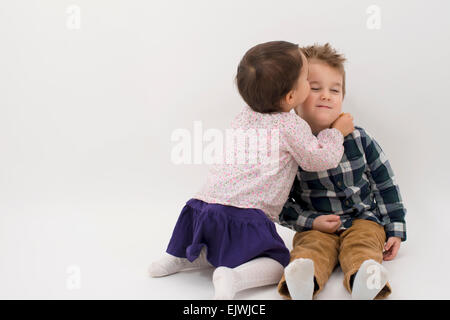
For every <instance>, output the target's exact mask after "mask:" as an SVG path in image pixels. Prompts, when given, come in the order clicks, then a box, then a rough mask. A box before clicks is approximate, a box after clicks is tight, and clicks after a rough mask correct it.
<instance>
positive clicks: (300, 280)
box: [284, 258, 314, 300]
mask: <svg viewBox="0 0 450 320" xmlns="http://www.w3.org/2000/svg"><path fill="white" fill-rule="evenodd" d="M284 277H285V279H286V285H287V287H288V290H289V294H290V295H291V298H292V299H293V300H312V298H313V294H314V262H313V261H312V260H311V259H303V258H300V259H295V260H294V261H291V263H289V265H288V266H287V267H286V269H285V270H284Z"/></svg>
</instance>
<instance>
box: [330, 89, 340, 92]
mask: <svg viewBox="0 0 450 320" xmlns="http://www.w3.org/2000/svg"><path fill="white" fill-rule="evenodd" d="M331 91H333V92H336V93H339V90H336V89H332V90H331Z"/></svg>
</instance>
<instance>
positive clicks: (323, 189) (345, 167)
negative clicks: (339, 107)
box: [280, 127, 406, 241]
mask: <svg viewBox="0 0 450 320" xmlns="http://www.w3.org/2000/svg"><path fill="white" fill-rule="evenodd" d="M344 148H345V151H344V155H343V157H342V160H341V162H340V164H339V166H338V167H337V168H334V169H330V170H327V171H321V172H307V171H304V170H303V169H302V168H300V167H299V169H298V172H297V176H296V178H295V180H294V184H293V186H292V189H291V192H290V195H289V199H288V200H287V202H286V203H285V204H284V207H283V210H282V211H281V213H280V224H281V225H283V226H286V227H288V228H291V229H293V230H295V231H299V232H301V231H306V230H310V229H312V223H313V221H314V219H315V218H316V217H318V216H320V215H324V214H336V215H340V217H341V222H342V225H341V227H340V228H339V229H338V230H337V231H340V230H345V229H347V228H349V227H350V226H351V225H352V221H353V220H354V219H366V220H372V221H375V222H377V223H379V224H380V225H382V226H384V230H385V231H386V237H387V238H389V237H399V238H401V239H402V241H405V240H406V223H405V214H406V209H405V208H404V207H403V204H402V199H401V196H400V190H399V188H398V185H397V184H396V183H395V181H394V173H393V171H392V169H391V166H390V164H389V161H388V160H387V158H386V156H385V154H384V152H383V151H382V149H381V147H380V146H379V145H378V143H377V142H376V141H375V140H374V139H373V138H372V137H371V136H370V135H369V134H368V133H367V132H366V131H365V130H364V129H363V128H360V127H355V130H354V131H353V132H352V133H351V134H349V135H348V136H346V137H345V139H344Z"/></svg>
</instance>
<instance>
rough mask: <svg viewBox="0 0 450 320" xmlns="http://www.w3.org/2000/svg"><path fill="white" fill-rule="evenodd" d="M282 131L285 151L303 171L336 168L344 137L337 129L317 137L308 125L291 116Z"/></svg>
mask: <svg viewBox="0 0 450 320" xmlns="http://www.w3.org/2000/svg"><path fill="white" fill-rule="evenodd" d="M291 115H292V116H290V117H289V122H288V123H286V124H285V126H284V127H283V130H282V132H283V133H282V139H283V140H284V143H285V146H286V149H287V151H288V152H289V153H290V154H291V155H292V156H293V157H294V158H295V160H296V161H297V163H298V165H299V166H300V167H302V169H303V170H305V171H325V170H329V169H332V168H336V167H337V166H338V164H339V162H340V161H341V159H342V155H343V154H344V146H343V142H344V136H343V135H342V133H341V132H340V131H339V130H338V129H334V128H333V129H325V130H322V131H321V132H319V134H318V135H317V137H315V136H314V135H313V134H312V131H311V128H310V126H309V125H308V123H307V122H306V121H305V120H303V119H302V118H301V117H299V116H298V115H296V114H293V113H292V114H291Z"/></svg>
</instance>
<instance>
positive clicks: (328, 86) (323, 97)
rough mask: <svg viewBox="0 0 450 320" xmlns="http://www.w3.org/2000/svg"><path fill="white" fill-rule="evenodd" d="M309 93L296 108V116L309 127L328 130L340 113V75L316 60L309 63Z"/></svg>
mask: <svg viewBox="0 0 450 320" xmlns="http://www.w3.org/2000/svg"><path fill="white" fill-rule="evenodd" d="M308 81H309V85H310V87H311V92H310V93H309V96H308V97H307V98H306V100H305V101H304V102H303V103H302V104H301V105H300V106H299V107H297V108H296V110H295V111H296V112H297V114H298V115H299V116H300V117H302V118H303V119H304V120H305V121H306V122H308V123H309V124H310V126H311V127H313V126H314V127H318V128H328V127H330V125H331V124H332V123H333V122H334V120H336V119H337V118H338V116H339V115H340V114H341V111H342V100H343V95H342V82H343V76H342V74H341V73H340V72H339V71H338V70H337V69H335V68H332V67H330V66H329V65H327V64H326V63H324V62H321V61H318V60H314V59H313V60H310V61H309V75H308Z"/></svg>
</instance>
